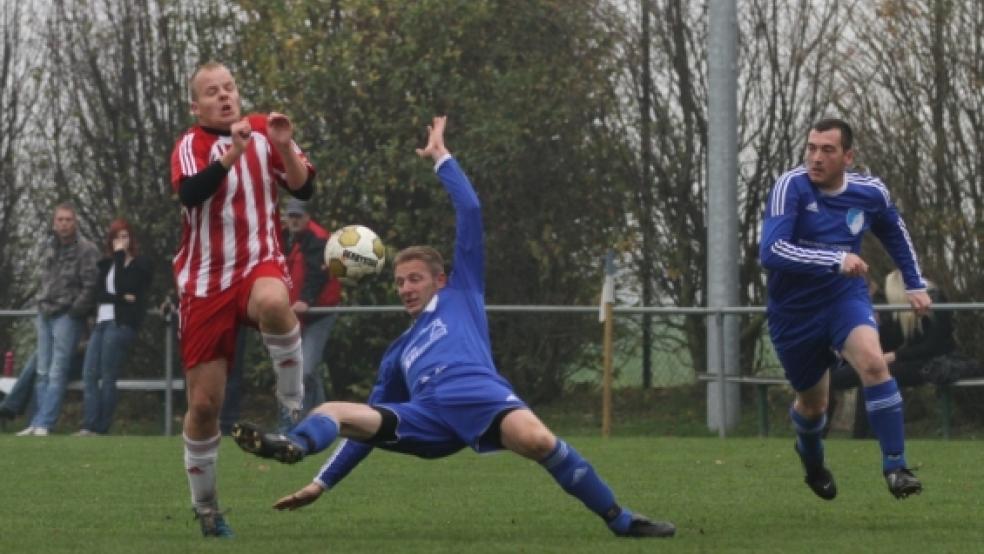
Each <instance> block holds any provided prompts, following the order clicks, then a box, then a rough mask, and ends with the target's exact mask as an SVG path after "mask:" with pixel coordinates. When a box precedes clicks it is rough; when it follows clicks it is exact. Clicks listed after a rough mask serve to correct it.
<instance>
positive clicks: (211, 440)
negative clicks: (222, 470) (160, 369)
mask: <svg viewBox="0 0 984 554" xmlns="http://www.w3.org/2000/svg"><path fill="white" fill-rule="evenodd" d="M225 381H226V361H225V360H221V359H220V360H211V361H208V362H205V363H203V364H200V365H197V366H195V367H193V368H191V369H189V370H188V372H187V374H186V376H185V387H186V389H187V397H188V411H187V413H186V414H185V418H184V426H183V431H184V433H183V435H184V462H185V473H186V475H187V476H188V486H189V488H190V489H191V502H192V505H193V507H194V510H195V517H196V518H198V520H199V522H200V523H201V526H202V534H203V535H205V536H206V537H210V536H214V537H224V538H228V537H231V536H232V530H231V529H230V528H229V526H228V525H227V524H226V522H225V519H224V518H223V516H222V514H221V512H219V502H218V494H217V487H216V480H217V479H216V461H217V460H218V456H219V441H220V439H221V438H222V435H221V433H219V410H220V409H221V408H222V400H223V397H224V395H225Z"/></svg>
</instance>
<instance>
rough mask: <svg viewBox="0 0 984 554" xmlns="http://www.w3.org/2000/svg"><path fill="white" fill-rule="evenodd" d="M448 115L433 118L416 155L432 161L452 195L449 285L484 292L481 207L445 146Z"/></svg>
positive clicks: (466, 178)
mask: <svg viewBox="0 0 984 554" xmlns="http://www.w3.org/2000/svg"><path fill="white" fill-rule="evenodd" d="M446 124H447V117H445V116H441V117H435V118H434V120H433V122H432V124H431V125H429V126H428V127H427V131H428V137H427V145H426V146H424V147H423V148H418V149H417V155H418V156H420V157H422V158H431V159H432V160H434V171H435V172H437V177H438V178H439V179H440V180H441V184H442V185H444V189H445V190H447V191H448V195H450V196H451V203H452V204H454V214H455V241H454V261H453V269H452V272H451V278H450V280H449V285H450V286H452V287H455V288H460V289H470V290H473V291H478V292H484V291H485V250H484V240H483V237H482V233H483V231H482V206H481V204H480V203H479V201H478V195H476V194H475V188H474V187H473V186H472V184H471V182H470V181H469V180H468V177H467V176H466V175H465V173H464V172H463V171H462V170H461V167H460V166H458V162H457V161H456V160H455V159H454V158H452V157H451V152H449V151H448V149H447V147H446V146H445V145H444V128H445V125H446Z"/></svg>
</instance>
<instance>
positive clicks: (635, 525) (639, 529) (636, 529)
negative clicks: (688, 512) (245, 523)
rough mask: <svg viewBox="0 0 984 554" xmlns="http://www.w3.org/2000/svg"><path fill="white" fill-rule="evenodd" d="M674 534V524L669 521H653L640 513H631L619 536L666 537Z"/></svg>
mask: <svg viewBox="0 0 984 554" xmlns="http://www.w3.org/2000/svg"><path fill="white" fill-rule="evenodd" d="M675 534H676V525H673V524H672V523H670V522H669V521H653V520H651V519H649V518H648V517H646V516H644V515H641V514H632V521H631V522H630V523H629V528H628V529H627V530H626V531H625V532H624V533H619V535H618V536H620V537H631V538H637V539H639V538H667V537H672V536H673V535H675Z"/></svg>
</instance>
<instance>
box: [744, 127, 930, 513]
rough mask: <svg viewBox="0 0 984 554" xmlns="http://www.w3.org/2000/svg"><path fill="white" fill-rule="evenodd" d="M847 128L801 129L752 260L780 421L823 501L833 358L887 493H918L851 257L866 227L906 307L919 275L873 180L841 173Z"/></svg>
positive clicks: (925, 303)
mask: <svg viewBox="0 0 984 554" xmlns="http://www.w3.org/2000/svg"><path fill="white" fill-rule="evenodd" d="M853 140H854V136H853V131H852V130H851V127H850V126H849V125H848V124H847V123H846V122H844V121H842V120H839V119H824V120H822V121H820V122H818V123H817V124H816V125H814V126H813V128H812V129H811V130H810V132H809V135H808V136H807V141H806V153H805V159H806V162H805V164H804V165H803V166H800V167H798V168H796V169H793V170H791V171H789V172H787V173H786V174H784V175H782V176H781V177H779V179H778V180H777V181H776V184H775V186H774V187H773V188H772V192H771V193H770V194H769V198H768V203H767V205H766V207H765V219H764V222H763V224H762V242H761V244H760V245H759V258H760V260H761V263H762V266H763V267H765V269H767V270H768V322H769V334H770V335H771V337H772V343H773V345H775V349H776V353H777V354H778V356H779V360H780V362H781V363H782V366H783V368H784V369H785V372H786V378H787V379H788V380H789V382H790V384H791V385H792V386H793V389H795V391H796V400H795V402H794V403H793V406H792V408H791V409H790V410H789V417H790V418H791V419H792V420H793V425H794V427H795V428H796V435H797V440H796V444H795V448H796V452H797V453H798V454H799V457H800V459H801V461H802V463H803V467H804V469H805V470H806V484H807V485H809V487H810V489H812V490H813V492H814V493H815V494H816V495H817V496H819V497H821V498H823V499H826V500H831V499H833V498H834V497H835V496H836V495H837V486H836V484H835V483H834V477H833V475H832V474H831V473H830V470H829V469H827V467H826V465H825V463H824V453H823V442H822V440H821V433H822V432H823V428H824V425H825V423H826V408H827V390H828V388H829V384H830V374H829V372H828V371H827V370H828V368H829V367H831V366H832V365H833V364H835V363H838V356H839V357H840V358H842V359H843V360H845V361H847V362H848V363H850V365H851V367H854V368H855V369H856V370H857V372H858V374H859V376H860V378H861V383H862V385H863V387H864V388H863V393H864V399H865V407H866V408H867V410H868V420H869V422H870V424H871V429H872V430H873V431H874V433H875V436H877V437H878V442H879V445H880V447H881V451H882V473H883V475H884V477H885V481H886V483H887V484H888V490H889V491H890V492H891V493H892V494H893V495H894V496H895V497H896V498H905V497H907V496H909V495H911V494H918V493H919V492H921V491H922V484H921V483H920V482H919V480H918V479H917V478H916V477H915V476H914V475H913V474H912V472H911V471H910V470H909V469H908V467H907V466H906V461H905V438H904V429H903V417H902V396H901V395H900V394H899V387H898V385H897V384H896V382H895V379H894V378H893V377H892V376H891V374H890V373H889V371H888V364H887V363H886V361H885V357H884V354H883V353H882V350H881V346H880V345H879V343H878V324H877V323H876V320H875V315H874V310H873V309H872V305H871V300H870V298H869V296H868V288H867V285H866V283H865V280H864V275H865V274H867V272H868V264H867V263H865V261H864V260H863V259H861V257H860V256H859V255H858V253H859V252H860V251H861V238H862V236H863V235H864V233H865V231H867V230H871V232H873V233H874V234H875V236H876V237H878V239H879V240H880V241H881V242H882V245H883V246H884V247H885V249H886V250H887V251H888V253H889V255H890V256H891V257H892V259H893V260H894V261H895V264H896V265H897V266H898V267H899V269H900V270H901V271H902V275H903V277H904V280H905V285H906V293H907V296H908V299H909V303H910V304H911V305H912V307H913V309H915V310H916V312H917V313H919V314H924V313H926V311H927V310H928V309H929V306H930V303H931V301H930V298H929V295H928V294H927V293H926V281H925V280H924V279H923V276H922V274H921V272H920V269H919V263H918V260H917V258H916V252H915V249H914V247H913V245H912V241H911V240H910V238H909V233H908V231H907V230H906V227H905V223H903V221H902V218H901V217H900V216H899V213H898V211H897V210H896V208H895V205H894V204H893V203H892V201H891V198H890V197H889V194H888V190H887V189H886V188H885V185H883V184H882V182H881V181H880V180H879V179H878V178H876V177H870V176H866V175H861V174H858V173H853V172H849V171H848V170H847V168H848V167H849V166H851V165H852V163H853V161H854V150H853Z"/></svg>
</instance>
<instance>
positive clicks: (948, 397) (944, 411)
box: [697, 373, 984, 439]
mask: <svg viewBox="0 0 984 554" xmlns="http://www.w3.org/2000/svg"><path fill="white" fill-rule="evenodd" d="M697 380H698V381H704V382H714V383H716V382H718V381H719V379H718V375H717V374H716V373H698V374H697ZM724 380H725V382H728V383H739V384H743V385H755V392H756V405H757V414H758V430H759V436H762V437H767V436H769V387H771V386H775V385H781V386H782V385H784V386H789V382H788V381H786V379H785V378H783V377H767V376H761V377H760V376H755V375H726V376H725V378H724ZM954 387H984V377H972V378H968V379H960V380H958V381H954V382H953V383H950V384H949V385H936V390H937V392H939V398H940V404H941V406H940V419H941V422H940V423H941V429H942V432H943V438H945V439H949V438H950V420H951V419H952V415H953V396H952V394H953V388H954Z"/></svg>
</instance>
